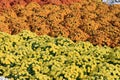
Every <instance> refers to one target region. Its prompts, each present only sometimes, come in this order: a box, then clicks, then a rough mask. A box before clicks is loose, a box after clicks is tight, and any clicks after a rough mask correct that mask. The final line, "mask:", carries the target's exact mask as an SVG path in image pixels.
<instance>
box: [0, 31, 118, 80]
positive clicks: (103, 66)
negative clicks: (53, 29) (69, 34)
mask: <svg viewBox="0 0 120 80" xmlns="http://www.w3.org/2000/svg"><path fill="white" fill-rule="evenodd" d="M0 76H4V77H6V78H9V79H10V80H18V79H19V80H23V79H26V80H81V79H83V80H84V79H85V80H119V79H120V48H119V47H115V48H110V47H107V46H103V47H100V46H93V45H92V44H91V43H89V42H81V41H80V42H77V43H74V42H73V41H72V40H70V39H67V38H63V37H57V38H52V37H49V36H47V35H42V36H37V35H36V34H35V33H31V32H29V31H23V32H21V33H19V34H17V35H10V34H7V33H3V32H0Z"/></svg>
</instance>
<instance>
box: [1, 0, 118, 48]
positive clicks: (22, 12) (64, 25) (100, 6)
mask: <svg viewBox="0 0 120 80" xmlns="http://www.w3.org/2000/svg"><path fill="white" fill-rule="evenodd" d="M24 29H27V30H30V31H32V32H36V33H37V34H38V35H44V34H46V35H49V36H52V37H57V36H63V37H66V38H70V39H71V40H73V41H75V42H76V41H80V40H81V41H89V42H92V43H93V44H94V45H107V46H110V47H115V46H119V45H120V34H119V33H120V5H110V6H109V5H107V4H105V3H101V2H99V1H96V0H83V1H80V2H79V3H73V4H71V5H64V4H63V5H59V6H58V5H53V4H47V5H43V6H40V5H39V4H38V3H35V2H32V3H29V4H28V5H26V6H22V5H14V6H12V8H8V9H6V10H3V11H2V12H1V13H0V31H3V32H7V33H10V34H16V33H19V32H20V31H22V30H24Z"/></svg>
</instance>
